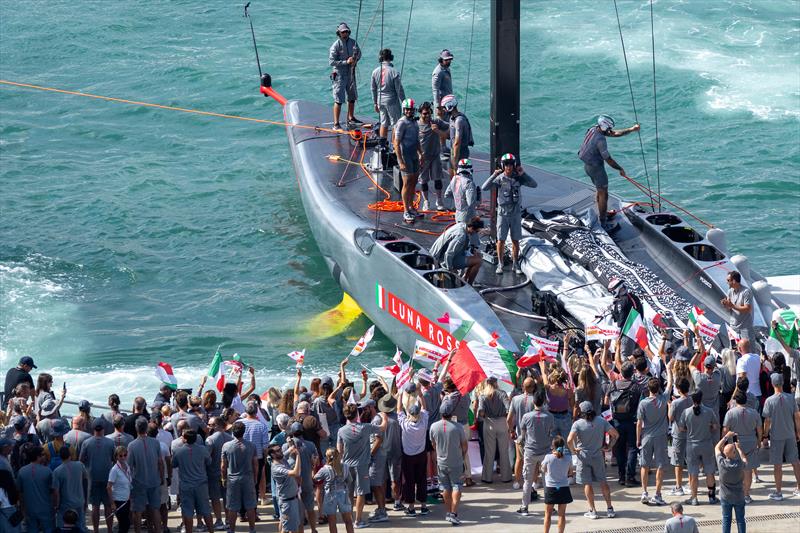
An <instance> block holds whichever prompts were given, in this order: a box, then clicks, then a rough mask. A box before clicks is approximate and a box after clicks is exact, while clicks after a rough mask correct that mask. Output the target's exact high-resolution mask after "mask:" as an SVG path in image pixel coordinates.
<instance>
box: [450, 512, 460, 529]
mask: <svg viewBox="0 0 800 533" xmlns="http://www.w3.org/2000/svg"><path fill="white" fill-rule="evenodd" d="M449 522H450V523H451V524H453V525H454V526H460V525H461V520H459V519H458V517H457V516H456V515H454V514H452V513H451V514H450V520H449Z"/></svg>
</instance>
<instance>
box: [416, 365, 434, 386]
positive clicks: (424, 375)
mask: <svg viewBox="0 0 800 533" xmlns="http://www.w3.org/2000/svg"><path fill="white" fill-rule="evenodd" d="M417 379H424V380H425V381H427V382H428V383H430V382H431V381H433V373H431V371H430V370H429V369H427V368H421V369H420V370H419V372H417Z"/></svg>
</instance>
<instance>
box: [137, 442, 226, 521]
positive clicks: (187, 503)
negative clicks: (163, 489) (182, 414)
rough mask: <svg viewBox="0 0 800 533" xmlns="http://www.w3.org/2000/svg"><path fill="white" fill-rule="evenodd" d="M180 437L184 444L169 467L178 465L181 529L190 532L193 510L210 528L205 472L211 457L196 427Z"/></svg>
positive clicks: (178, 448)
mask: <svg viewBox="0 0 800 533" xmlns="http://www.w3.org/2000/svg"><path fill="white" fill-rule="evenodd" d="M148 438H149V437H148ZM182 438H183V443H184V445H183V446H179V447H177V448H176V449H175V453H174V454H173V455H172V468H177V469H178V472H179V473H180V487H179V489H178V490H179V493H178V494H179V496H180V500H181V516H182V517H183V526H184V531H186V533H192V525H193V524H192V519H193V518H194V514H195V512H196V513H197V516H198V517H202V518H203V520H204V521H205V524H206V527H207V528H208V529H207V531H213V530H214V522H213V521H212V520H211V506H210V505H209V497H208V473H207V471H208V469H209V468H210V467H211V456H210V455H209V453H208V447H207V446H204V445H203V444H202V443H201V442H200V441H199V440H198V436H197V432H196V431H195V430H193V429H187V430H186V431H184V432H183V436H182ZM156 442H157V441H156ZM134 444H135V443H134ZM132 445H133V444H132ZM132 445H131V446H132ZM129 449H130V447H129ZM156 531H158V530H156Z"/></svg>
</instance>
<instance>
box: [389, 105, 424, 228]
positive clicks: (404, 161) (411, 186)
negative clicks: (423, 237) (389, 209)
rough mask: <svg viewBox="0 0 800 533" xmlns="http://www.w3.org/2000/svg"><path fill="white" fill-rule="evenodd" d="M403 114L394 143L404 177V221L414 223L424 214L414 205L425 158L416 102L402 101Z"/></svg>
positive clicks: (402, 193)
mask: <svg viewBox="0 0 800 533" xmlns="http://www.w3.org/2000/svg"><path fill="white" fill-rule="evenodd" d="M402 109H403V116H402V117H400V119H399V120H397V122H396V123H395V124H394V135H393V140H392V143H393V145H394V153H395V155H396V156H397V166H398V167H399V168H400V175H401V176H402V177H403V190H402V191H401V196H402V199H403V222H405V223H407V224H410V223H413V222H414V220H415V219H416V218H417V217H421V216H424V215H423V214H422V213H420V212H419V211H417V209H416V208H415V207H414V194H415V193H416V188H417V176H418V175H419V169H420V165H421V163H422V160H423V154H422V146H421V145H420V135H419V124H418V123H417V121H416V120H414V112H415V111H416V109H415V102H414V99H413V98H406V99H405V100H403V103H402Z"/></svg>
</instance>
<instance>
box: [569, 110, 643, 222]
mask: <svg viewBox="0 0 800 533" xmlns="http://www.w3.org/2000/svg"><path fill="white" fill-rule="evenodd" d="M613 128H614V119H612V118H611V117H609V116H607V115H600V116H599V117H598V118H597V126H592V127H591V128H589V129H588V130H586V136H585V137H584V139H583V144H581V148H580V150H579V151H578V157H579V158H580V159H581V161H583V169H584V171H585V172H586V175H587V176H589V177H590V178H591V179H592V183H593V184H594V186H595V188H596V189H597V198H596V200H597V215H598V218H599V219H600V224H601V225H603V226H605V225H606V217H607V215H606V212H607V209H608V174H606V169H605V167H604V165H603V163H604V162H605V163H608V166H610V167H611V168H613V169H615V170H618V171H619V174H620V176H625V177H627V174H625V169H623V168H622V167H621V166H620V165H619V163H617V162H616V161H614V159H613V158H612V157H611V154H609V153H608V146H607V144H606V137H622V136H624V135H627V134H629V133H632V132H634V131H638V130H639V125H638V124H634V125H633V126H632V127H630V128H626V129H622V130H615V129H613Z"/></svg>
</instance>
